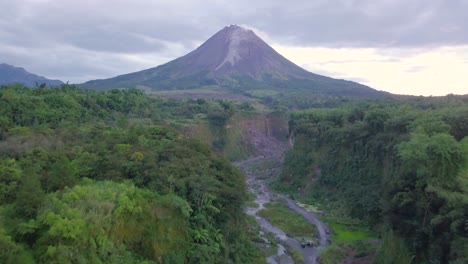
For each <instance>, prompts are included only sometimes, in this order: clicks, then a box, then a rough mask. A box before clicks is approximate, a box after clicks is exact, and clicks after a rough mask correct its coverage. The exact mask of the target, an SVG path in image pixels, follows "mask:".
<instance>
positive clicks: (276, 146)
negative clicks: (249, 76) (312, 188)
mask: <svg viewBox="0 0 468 264" xmlns="http://www.w3.org/2000/svg"><path fill="white" fill-rule="evenodd" d="M256 132H257V131H253V133H254V134H255V133H256ZM261 134H262V133H258V135H256V136H257V137H256V139H255V143H256V149H257V150H260V151H259V152H260V153H258V154H257V155H255V156H253V157H251V158H249V159H247V160H244V161H241V162H236V163H234V165H235V166H237V167H239V168H240V169H241V170H243V171H244V172H245V174H246V175H247V183H248V186H249V191H250V192H251V193H252V194H253V195H254V196H255V200H254V203H253V204H251V205H250V206H251V207H247V208H246V213H247V214H248V215H251V216H253V217H255V219H256V221H257V223H258V224H259V226H260V227H261V229H262V230H261V232H260V233H261V237H262V238H263V240H264V241H265V244H267V245H270V244H275V243H277V252H276V253H274V254H272V255H271V256H268V257H267V263H294V262H298V259H299V260H302V261H303V263H307V264H309V263H312V264H313V263H317V257H318V254H319V252H320V251H321V250H323V249H324V248H326V247H327V246H328V243H329V242H328V241H329V240H328V239H329V238H328V236H329V235H328V234H327V233H326V225H325V224H324V223H323V222H321V221H320V220H319V219H318V218H317V216H316V213H315V212H311V211H307V210H305V209H304V208H302V207H300V206H299V205H298V204H297V203H296V202H295V201H294V200H292V199H291V198H289V197H286V196H284V195H281V194H277V193H275V192H274V191H273V190H271V189H270V188H268V186H267V182H268V180H270V179H272V178H273V177H274V176H276V175H277V174H278V173H279V171H280V169H281V164H282V159H283V155H284V152H285V151H286V149H287V143H284V142H281V141H279V140H276V139H275V138H273V137H267V136H261ZM272 203H274V204H276V203H282V204H284V205H286V206H287V208H289V209H290V210H292V211H294V212H295V213H296V214H298V217H300V216H302V217H303V218H304V219H305V220H306V221H307V222H308V223H309V224H311V225H314V226H315V228H316V232H314V233H305V232H304V233H303V234H301V235H299V236H297V235H296V236H293V235H290V234H287V232H286V231H285V230H282V229H280V228H279V227H278V226H275V225H273V224H272V223H270V222H269V221H268V220H267V219H265V218H264V217H262V216H260V214H259V212H260V211H262V210H264V209H265V208H266V206H267V205H268V204H272ZM299 215H300V216H299ZM268 233H270V234H273V235H274V240H275V241H270V240H269V239H268V238H267V234H268ZM306 240H312V241H314V246H313V247H308V246H306V247H305V248H303V247H302V246H301V243H304V241H306ZM298 254H299V255H302V257H301V256H299V257H298V256H297V255H298ZM294 255H296V256H294ZM293 256H294V259H293ZM302 261H300V262H302Z"/></svg>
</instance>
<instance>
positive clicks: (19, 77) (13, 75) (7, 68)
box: [0, 63, 63, 87]
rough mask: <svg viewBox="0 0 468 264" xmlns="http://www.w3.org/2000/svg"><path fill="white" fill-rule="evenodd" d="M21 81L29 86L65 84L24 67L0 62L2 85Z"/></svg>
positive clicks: (0, 80)
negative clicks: (28, 70) (30, 71)
mask: <svg viewBox="0 0 468 264" xmlns="http://www.w3.org/2000/svg"><path fill="white" fill-rule="evenodd" d="M11 83H21V84H23V85H25V86H28V87H35V86H36V85H41V84H43V83H45V84H46V85H48V86H57V85H61V84H63V82H62V81H60V80H50V79H47V78H45V77H42V76H39V75H36V74H32V73H29V72H27V71H26V70H25V69H23V68H19V67H15V66H12V65H8V64H5V63H0V85H3V84H11Z"/></svg>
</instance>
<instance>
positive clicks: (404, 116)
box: [279, 95, 468, 263]
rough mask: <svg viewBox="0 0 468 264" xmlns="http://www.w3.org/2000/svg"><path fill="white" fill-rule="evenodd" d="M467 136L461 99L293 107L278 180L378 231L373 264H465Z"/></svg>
mask: <svg viewBox="0 0 468 264" xmlns="http://www.w3.org/2000/svg"><path fill="white" fill-rule="evenodd" d="M467 136H468V97H466V96H465V97H462V96H453V95H449V96H445V97H435V98H423V97H414V98H407V99H401V100H383V101H368V102H354V103H352V102H350V103H344V104H342V105H341V106H338V107H330V108H315V109H309V110H304V111H299V112H294V113H292V114H291V120H290V137H291V138H292V139H293V141H294V147H293V148H292V149H291V150H290V151H289V152H288V153H287V155H286V157H285V163H284V167H283V170H282V173H281V176H280V179H279V181H280V183H281V185H282V186H289V187H288V188H289V189H290V190H294V191H296V192H297V190H299V191H300V193H301V195H302V196H304V197H306V200H307V199H308V200H309V201H310V202H311V203H321V204H327V205H328V206H329V207H330V210H329V211H330V213H331V214H335V215H341V216H347V217H351V218H354V219H359V220H360V221H362V222H364V223H366V224H367V225H368V226H370V227H371V228H372V229H373V230H374V231H376V232H378V233H380V234H381V235H380V237H381V239H382V243H383V244H382V245H381V246H380V249H379V250H378V251H377V253H376V256H375V259H374V262H375V263H466V262H467V261H468V252H467V246H466V245H468V222H467V219H468V137H467ZM294 191H293V192H294Z"/></svg>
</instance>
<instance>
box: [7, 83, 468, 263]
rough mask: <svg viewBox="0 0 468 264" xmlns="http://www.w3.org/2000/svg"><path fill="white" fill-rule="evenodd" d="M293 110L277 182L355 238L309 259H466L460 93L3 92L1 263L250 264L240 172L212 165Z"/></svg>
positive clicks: (260, 256)
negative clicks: (239, 96) (224, 95)
mask: <svg viewBox="0 0 468 264" xmlns="http://www.w3.org/2000/svg"><path fill="white" fill-rule="evenodd" d="M306 108H308V109H306ZM297 109H306V110H300V111H295V112H291V115H290V121H289V138H290V140H291V142H292V143H293V146H292V147H291V149H290V150H289V151H288V152H287V153H286V155H285V157H284V165H283V168H282V171H281V174H280V175H279V178H278V179H277V180H278V181H277V182H276V183H275V185H276V187H277V188H278V189H280V190H282V191H285V192H289V193H291V194H292V195H291V196H292V197H294V198H296V199H298V200H300V201H302V202H304V203H307V204H309V205H314V206H316V207H317V208H318V207H320V209H322V210H323V211H325V212H326V213H327V215H326V216H323V217H322V218H323V219H322V220H323V221H324V222H326V223H327V224H328V225H329V226H330V227H331V228H332V232H333V233H337V232H339V231H340V230H339V229H340V228H341V229H346V230H345V231H346V232H347V233H346V234H348V235H350V234H352V235H356V236H360V237H362V238H363V240H361V241H353V242H349V240H346V239H343V241H344V242H343V241H342V237H339V238H337V235H336V234H332V236H331V242H332V245H331V246H329V247H328V248H327V249H325V250H324V251H323V252H322V254H321V256H320V260H321V261H322V262H321V263H341V262H342V261H343V259H344V258H345V256H346V254H348V253H349V252H353V251H355V254H354V255H363V256H364V255H371V256H372V261H373V262H374V263H464V262H466V261H468V252H467V249H466V245H467V244H468V235H467V234H468V232H467V231H468V223H467V220H466V219H468V137H467V136H468V97H466V96H465V97H463V96H452V95H450V96H446V97H435V98H423V97H413V98H393V99H379V100H377V99H375V100H372V101H370V100H369V101H365V100H358V99H356V98H346V97H319V96H317V97H313V98H312V97H311V98H305V97H294V96H292V97H288V98H286V97H285V98H283V97H281V96H279V97H269V96H266V97H262V98H260V100H258V101H255V100H251V101H249V100H247V101H240V102H233V101H226V100H211V99H182V100H178V99H171V98H162V97H158V96H151V95H150V96H149V95H147V94H145V93H144V92H142V91H140V90H136V89H119V90H117V89H116V90H109V91H93V90H86V89H81V88H78V87H75V86H73V85H62V86H60V87H57V88H48V87H45V86H38V87H36V88H35V89H29V88H25V87H23V86H21V85H9V86H2V87H1V88H0V262H1V263H264V262H265V254H264V252H262V251H261V250H260V249H259V248H258V247H257V246H256V242H258V237H257V234H256V233H255V232H257V231H252V230H254V229H255V228H256V227H255V226H252V221H251V220H252V219H249V218H248V217H247V216H246V215H245V214H244V212H243V206H244V204H246V202H247V204H248V203H249V201H248V199H249V195H248V194H247V186H246V182H245V176H244V175H243V174H242V173H241V172H240V171H239V170H238V169H237V168H235V167H233V166H231V164H230V162H229V161H228V160H227V159H226V157H227V158H229V159H231V160H240V159H243V158H245V157H247V156H248V155H249V154H252V153H253V152H255V149H254V147H253V146H252V144H253V143H252V142H253V141H256V140H258V138H253V139H249V138H248V137H247V136H246V135H245V134H248V135H249V136H250V137H253V135H254V134H256V133H259V131H267V132H265V133H268V134H271V135H275V134H276V137H277V138H278V139H281V138H283V140H286V137H285V136H284V131H282V129H283V128H284V127H283V125H282V123H283V121H282V120H283V119H284V118H283V116H284V114H285V112H287V111H294V110H297ZM259 111H260V112H263V113H269V112H272V111H273V112H274V115H271V114H270V116H269V117H270V118H269V120H268V122H267V121H265V120H264V116H263V115H262V116H260V117H259V116H257V115H256V113H258V112H259ZM275 120H276V121H275ZM234 123H237V124H238V127H237V128H234V127H233V126H234ZM261 133H264V132H261ZM249 140H250V141H249ZM267 142H268V141H267ZM257 143H258V142H257ZM262 144H263V143H262ZM259 145H261V144H259ZM270 147H271V146H270ZM280 154H281V153H280ZM250 196H251V195H250ZM250 203H251V202H250ZM285 210H286V209H285ZM279 217H282V218H284V215H283V216H279ZM350 223H353V224H355V226H359V227H360V229H359V228H358V230H357V231H355V232H354V233H352V229H353V228H354V226H353V224H351V225H350ZM340 224H344V225H340ZM362 226H364V227H365V228H366V230H367V229H368V231H365V232H362V230H364V229H362V228H361V227H362ZM299 233H301V231H299ZM350 236H351V235H350ZM345 240H346V241H345ZM351 240H354V238H351ZM366 263H369V262H366Z"/></svg>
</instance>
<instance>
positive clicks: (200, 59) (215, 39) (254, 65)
mask: <svg viewBox="0 0 468 264" xmlns="http://www.w3.org/2000/svg"><path fill="white" fill-rule="evenodd" d="M213 85H214V86H218V87H220V88H226V89H227V90H229V91H231V92H232V91H235V92H236V93H239V92H242V93H245V94H247V93H248V92H249V90H255V89H257V90H258V89H267V90H268V89H269V90H271V91H276V92H281V93H282V92H294V93H304V94H325V95H334V96H336V95H340V96H341V95H350V96H365V97H378V96H386V94H385V93H383V92H379V91H376V90H374V89H372V88H370V87H367V86H364V85H361V84H358V83H355V82H350V81H345V80H337V79H333V78H329V77H326V76H321V75H318V74H314V73H311V72H308V71H306V70H304V69H302V68H301V67H299V66H297V65H296V64H294V63H293V62H291V61H289V60H288V59H286V58H285V57H283V56H281V54H279V53H278V52H276V51H275V50H274V49H273V48H272V47H270V46H269V45H268V44H267V43H265V42H264V41H263V40H262V39H260V38H259V37H258V36H257V35H255V33H254V32H253V31H252V30H249V29H245V28H243V27H240V26H237V25H231V26H227V27H225V28H223V29H222V30H220V31H218V32H217V33H216V34H214V35H213V36H211V37H210V38H209V39H208V40H207V41H205V42H204V43H203V44H202V45H200V46H199V47H198V48H196V49H195V50H194V51H192V52H190V53H188V54H187V55H185V56H182V57H180V58H177V59H175V60H173V61H170V62H168V63H166V64H163V65H160V66H158V67H155V68H151V69H147V70H143V71H139V72H135V73H129V74H124V75H119V76H117V77H114V78H110V79H105V80H94V81H89V82H86V83H84V84H83V86H85V87H88V88H97V89H109V88H123V87H145V88H149V89H153V90H181V89H184V90H185V89H193V88H200V87H205V86H213Z"/></svg>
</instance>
